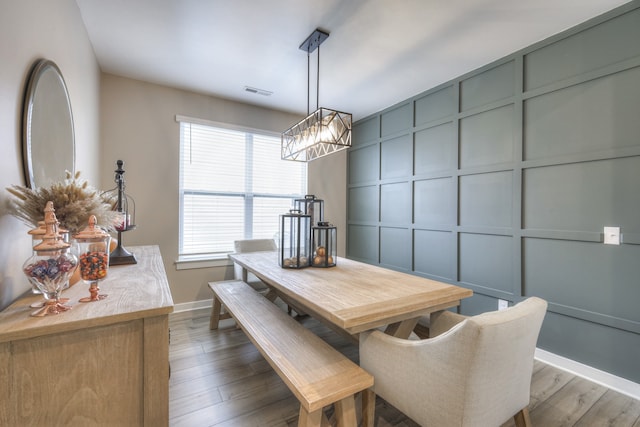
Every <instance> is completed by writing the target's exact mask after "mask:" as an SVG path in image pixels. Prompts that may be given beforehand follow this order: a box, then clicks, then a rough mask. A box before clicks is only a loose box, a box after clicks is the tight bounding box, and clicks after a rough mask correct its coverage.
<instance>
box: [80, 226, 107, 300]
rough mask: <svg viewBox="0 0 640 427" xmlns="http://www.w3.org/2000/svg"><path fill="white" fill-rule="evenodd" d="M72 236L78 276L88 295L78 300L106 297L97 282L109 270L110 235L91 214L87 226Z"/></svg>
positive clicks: (104, 277) (102, 278)
mask: <svg viewBox="0 0 640 427" xmlns="http://www.w3.org/2000/svg"><path fill="white" fill-rule="evenodd" d="M73 238H74V240H75V242H76V248H77V249H76V251H77V253H78V268H79V269H80V277H81V278H82V280H84V281H85V283H87V284H88V285H89V296H88V297H84V298H80V302H93V301H100V300H101V299H104V298H106V297H107V295H104V294H100V288H99V286H98V283H99V282H100V281H101V280H104V279H106V278H107V273H108V271H109V245H110V243H111V236H110V235H109V233H107V232H106V231H104V230H103V229H101V228H100V227H98V225H97V220H96V217H95V215H91V216H90V217H89V224H88V225H87V227H86V228H85V229H84V230H82V231H81V232H80V233H78V234H76V235H74V236H73Z"/></svg>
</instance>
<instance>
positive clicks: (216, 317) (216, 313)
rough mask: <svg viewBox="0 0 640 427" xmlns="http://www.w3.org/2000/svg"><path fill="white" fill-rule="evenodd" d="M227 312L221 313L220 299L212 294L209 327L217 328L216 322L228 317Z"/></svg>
mask: <svg viewBox="0 0 640 427" xmlns="http://www.w3.org/2000/svg"><path fill="white" fill-rule="evenodd" d="M230 318H231V315H230V314H229V313H222V304H221V303H220V300H219V299H218V298H217V297H216V296H215V295H214V297H213V307H211V319H209V329H218V324H219V323H220V320H222V319H230Z"/></svg>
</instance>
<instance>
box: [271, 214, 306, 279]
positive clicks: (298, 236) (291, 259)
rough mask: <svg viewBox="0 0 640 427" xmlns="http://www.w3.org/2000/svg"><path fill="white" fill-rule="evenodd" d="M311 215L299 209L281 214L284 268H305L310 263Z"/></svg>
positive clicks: (280, 260) (282, 261)
mask: <svg viewBox="0 0 640 427" xmlns="http://www.w3.org/2000/svg"><path fill="white" fill-rule="evenodd" d="M310 229H311V217H310V216H309V215H305V214H303V213H302V212H300V211H299V210H297V209H291V210H290V211H289V213H288V214H283V215H280V247H279V251H280V256H279V257H278V261H279V264H280V267H282V268H304V267H308V266H309V263H310V259H309V255H310V252H311V251H310V245H309V236H310V233H311V231H310Z"/></svg>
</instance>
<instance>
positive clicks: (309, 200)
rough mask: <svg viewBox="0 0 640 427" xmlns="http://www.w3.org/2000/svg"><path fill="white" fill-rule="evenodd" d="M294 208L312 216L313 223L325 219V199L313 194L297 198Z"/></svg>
mask: <svg viewBox="0 0 640 427" xmlns="http://www.w3.org/2000/svg"><path fill="white" fill-rule="evenodd" d="M293 207H294V209H297V210H299V211H300V212H302V213H303V214H305V215H309V216H310V217H311V224H317V223H318V222H320V221H324V200H321V199H318V198H316V196H314V195H313V194H307V195H306V196H304V199H295V200H294V204H293Z"/></svg>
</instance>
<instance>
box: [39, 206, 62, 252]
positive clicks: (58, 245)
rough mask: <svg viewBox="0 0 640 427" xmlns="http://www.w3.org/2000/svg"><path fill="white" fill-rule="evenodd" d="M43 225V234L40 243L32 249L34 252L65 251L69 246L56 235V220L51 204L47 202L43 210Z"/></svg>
mask: <svg viewBox="0 0 640 427" xmlns="http://www.w3.org/2000/svg"><path fill="white" fill-rule="evenodd" d="M44 224H45V234H44V235H43V236H42V242H40V243H38V244H37V245H35V246H34V247H33V250H35V251H38V252H40V251H54V250H60V249H67V248H68V247H70V246H71V245H69V243H66V242H65V241H64V240H62V238H61V237H60V234H59V233H58V219H57V218H56V214H55V209H53V202H51V201H49V202H47V205H46V206H45V208H44Z"/></svg>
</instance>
